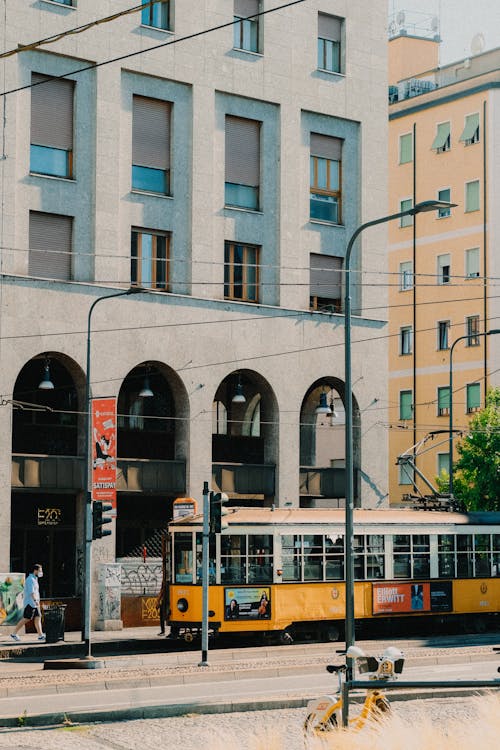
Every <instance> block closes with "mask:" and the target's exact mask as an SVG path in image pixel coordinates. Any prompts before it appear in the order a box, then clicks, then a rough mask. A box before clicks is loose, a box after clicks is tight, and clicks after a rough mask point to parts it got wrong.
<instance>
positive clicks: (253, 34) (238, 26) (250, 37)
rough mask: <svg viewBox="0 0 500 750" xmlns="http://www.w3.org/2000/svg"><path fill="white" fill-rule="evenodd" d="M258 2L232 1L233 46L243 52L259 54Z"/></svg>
mask: <svg viewBox="0 0 500 750" xmlns="http://www.w3.org/2000/svg"><path fill="white" fill-rule="evenodd" d="M259 11H260V1H259V0H234V11H233V13H234V21H235V23H234V25H233V35H234V36H233V46H234V48H235V49H241V50H245V52H259V17H258V16H257V17H254V18H249V16H255V15H256V14H257V13H259Z"/></svg>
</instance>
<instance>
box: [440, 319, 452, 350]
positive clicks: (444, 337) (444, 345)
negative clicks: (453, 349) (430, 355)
mask: <svg viewBox="0 0 500 750" xmlns="http://www.w3.org/2000/svg"><path fill="white" fill-rule="evenodd" d="M449 333H450V321H449V320H440V321H439V323H438V349H439V350H443V349H449Z"/></svg>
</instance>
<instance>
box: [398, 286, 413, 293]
mask: <svg viewBox="0 0 500 750" xmlns="http://www.w3.org/2000/svg"><path fill="white" fill-rule="evenodd" d="M399 291H400V292H412V291H413V287H412V286H407V287H405V288H404V289H400V290H399Z"/></svg>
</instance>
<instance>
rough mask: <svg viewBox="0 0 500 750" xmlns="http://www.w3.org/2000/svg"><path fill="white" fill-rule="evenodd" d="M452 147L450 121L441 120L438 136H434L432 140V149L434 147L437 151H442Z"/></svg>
mask: <svg viewBox="0 0 500 750" xmlns="http://www.w3.org/2000/svg"><path fill="white" fill-rule="evenodd" d="M450 147H451V138H450V123H449V122H440V123H439V125H438V126H437V133H436V137H435V138H434V140H433V142H432V146H431V149H434V150H435V151H436V153H438V154H439V153H441V152H442V151H449V150H450Z"/></svg>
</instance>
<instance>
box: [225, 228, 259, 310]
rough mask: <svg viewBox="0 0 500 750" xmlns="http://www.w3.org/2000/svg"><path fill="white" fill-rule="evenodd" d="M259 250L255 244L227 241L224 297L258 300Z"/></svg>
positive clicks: (248, 300) (249, 300) (250, 300)
mask: <svg viewBox="0 0 500 750" xmlns="http://www.w3.org/2000/svg"><path fill="white" fill-rule="evenodd" d="M259 250H260V248H258V247H255V246H253V245H239V244H237V243H235V242H226V245H225V248H224V297H225V298H226V299H236V300H243V301H245V302H258V300H259Z"/></svg>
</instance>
